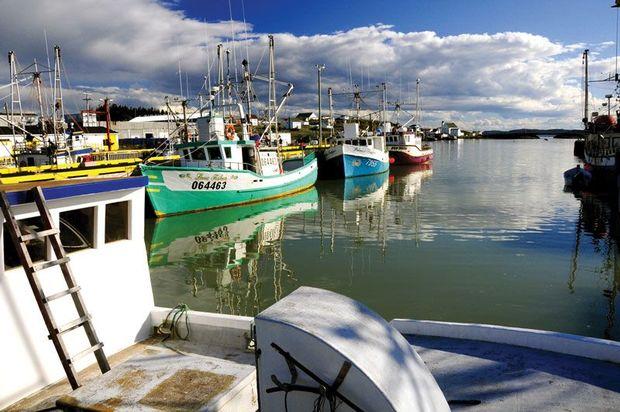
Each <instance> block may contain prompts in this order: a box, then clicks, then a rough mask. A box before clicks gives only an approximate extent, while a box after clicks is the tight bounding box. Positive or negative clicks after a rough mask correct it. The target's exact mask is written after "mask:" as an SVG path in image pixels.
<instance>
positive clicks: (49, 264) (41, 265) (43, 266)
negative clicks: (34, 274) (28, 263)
mask: <svg viewBox="0 0 620 412" xmlns="http://www.w3.org/2000/svg"><path fill="white" fill-rule="evenodd" d="M68 261H69V256H65V257H63V258H60V259H58V260H50V261H49V262H43V263H35V264H33V265H32V269H34V270H35V271H39V270H43V269H47V268H51V267H52V266H56V265H62V264H64V263H67V262H68Z"/></svg>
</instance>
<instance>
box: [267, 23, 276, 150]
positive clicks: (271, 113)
mask: <svg viewBox="0 0 620 412" xmlns="http://www.w3.org/2000/svg"><path fill="white" fill-rule="evenodd" d="M276 106H277V102H276V62H275V50H274V43H273V35H272V34H270V35H269V109H268V112H267V116H268V117H269V119H272V118H273V119H274V123H275V137H276V140H277V139H278V113H277V110H276ZM269 132H271V125H270V126H269Z"/></svg>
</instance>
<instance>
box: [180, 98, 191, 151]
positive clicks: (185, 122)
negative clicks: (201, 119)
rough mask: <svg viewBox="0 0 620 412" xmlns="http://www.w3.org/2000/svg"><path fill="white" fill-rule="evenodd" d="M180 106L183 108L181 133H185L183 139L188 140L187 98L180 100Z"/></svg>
mask: <svg viewBox="0 0 620 412" xmlns="http://www.w3.org/2000/svg"><path fill="white" fill-rule="evenodd" d="M181 107H182V108H183V133H184V134H185V141H186V142H189V129H188V128H187V99H183V100H182V101H181Z"/></svg>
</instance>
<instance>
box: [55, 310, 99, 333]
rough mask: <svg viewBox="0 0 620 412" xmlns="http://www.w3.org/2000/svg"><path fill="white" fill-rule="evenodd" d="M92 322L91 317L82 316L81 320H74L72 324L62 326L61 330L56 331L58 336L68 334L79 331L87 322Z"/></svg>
mask: <svg viewBox="0 0 620 412" xmlns="http://www.w3.org/2000/svg"><path fill="white" fill-rule="evenodd" d="M89 321H90V315H86V316H82V317H80V318H77V319H76V320H72V321H71V322H69V323H67V324H65V325H62V326H61V327H59V328H56V330H55V331H54V332H55V333H56V334H57V335H60V334H63V333H66V332H70V331H72V330H73V329H77V328H79V327H80V326H82V325H83V324H85V323H86V322H89Z"/></svg>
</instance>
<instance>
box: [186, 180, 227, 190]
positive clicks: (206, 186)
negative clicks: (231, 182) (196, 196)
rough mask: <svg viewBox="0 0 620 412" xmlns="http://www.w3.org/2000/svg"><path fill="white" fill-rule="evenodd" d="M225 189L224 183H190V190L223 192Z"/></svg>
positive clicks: (200, 181)
mask: <svg viewBox="0 0 620 412" xmlns="http://www.w3.org/2000/svg"><path fill="white" fill-rule="evenodd" d="M225 188H226V182H209V181H207V182H203V181H202V180H194V181H193V182H192V190H223V189H225Z"/></svg>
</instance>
